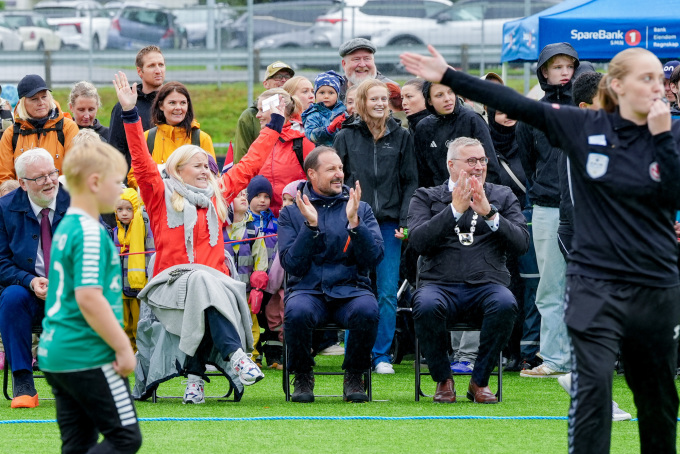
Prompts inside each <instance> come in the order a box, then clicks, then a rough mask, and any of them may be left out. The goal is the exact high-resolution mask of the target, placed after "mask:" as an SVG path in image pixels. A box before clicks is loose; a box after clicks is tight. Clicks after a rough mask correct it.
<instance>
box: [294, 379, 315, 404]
mask: <svg viewBox="0 0 680 454" xmlns="http://www.w3.org/2000/svg"><path fill="white" fill-rule="evenodd" d="M293 386H294V388H295V391H294V392H293V396H292V397H291V400H292V401H293V402H304V403H307V402H314V372H309V373H307V374H295V381H294V382H293Z"/></svg>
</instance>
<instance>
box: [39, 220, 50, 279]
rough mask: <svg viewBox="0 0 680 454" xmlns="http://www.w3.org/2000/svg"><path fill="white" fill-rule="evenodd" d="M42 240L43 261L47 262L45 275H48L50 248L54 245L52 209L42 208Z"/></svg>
mask: <svg viewBox="0 0 680 454" xmlns="http://www.w3.org/2000/svg"><path fill="white" fill-rule="evenodd" d="M40 214H41V215H42V218H41V219H40V242H41V243H42V250H43V263H44V264H45V277H48V276H47V274H48V273H49V269H50V248H51V247H52V225H51V224H50V209H49V208H43V209H42V210H40Z"/></svg>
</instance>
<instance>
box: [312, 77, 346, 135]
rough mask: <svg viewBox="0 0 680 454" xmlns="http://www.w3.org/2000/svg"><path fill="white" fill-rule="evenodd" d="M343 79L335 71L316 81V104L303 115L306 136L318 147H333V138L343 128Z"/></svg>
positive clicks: (344, 116)
mask: <svg viewBox="0 0 680 454" xmlns="http://www.w3.org/2000/svg"><path fill="white" fill-rule="evenodd" d="M341 81H342V78H341V76H340V74H338V73H336V72H335V71H326V72H325V73H321V74H319V75H318V76H316V79H314V96H315V101H314V104H311V105H310V106H309V107H308V108H307V110H305V111H304V112H303V113H302V124H303V126H304V127H305V135H306V136H307V138H308V139H309V140H311V141H312V142H314V143H315V144H316V145H327V146H332V145H333V137H334V136H335V134H336V133H337V132H338V131H339V130H340V128H341V127H342V122H343V121H345V118H346V115H345V111H346V110H347V109H346V108H345V105H344V104H343V103H342V101H340V99H339V95H338V94H339V93H340V83H341Z"/></svg>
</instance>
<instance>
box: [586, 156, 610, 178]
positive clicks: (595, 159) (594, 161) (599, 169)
mask: <svg viewBox="0 0 680 454" xmlns="http://www.w3.org/2000/svg"><path fill="white" fill-rule="evenodd" d="M608 165H609V156H607V155H604V154H601V153H588V161H587V162H586V172H588V176H590V178H600V177H601V176H603V175H604V174H605V173H607V166H608Z"/></svg>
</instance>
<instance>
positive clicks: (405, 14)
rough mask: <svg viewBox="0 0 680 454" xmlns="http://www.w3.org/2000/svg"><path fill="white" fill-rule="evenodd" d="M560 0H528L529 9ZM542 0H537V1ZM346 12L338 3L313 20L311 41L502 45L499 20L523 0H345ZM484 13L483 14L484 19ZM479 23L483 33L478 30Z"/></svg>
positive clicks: (516, 12) (519, 12)
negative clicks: (530, 2)
mask: <svg viewBox="0 0 680 454" xmlns="http://www.w3.org/2000/svg"><path fill="white" fill-rule="evenodd" d="M559 1H560V0H542V1H540V2H535V1H534V2H532V14H533V13H535V12H537V11H540V10H542V9H545V8H547V7H548V6H552V5H553V4H555V3H559ZM539 3H540V5H539ZM345 5H346V6H345V10H344V14H343V11H342V7H341V6H336V7H335V8H333V9H331V10H330V11H329V12H328V13H327V14H325V15H323V16H320V17H319V18H317V20H316V24H315V25H314V27H313V28H314V29H315V30H314V34H315V35H316V38H315V43H316V44H318V45H322V44H327V45H330V46H331V47H336V48H337V47H340V45H341V44H342V41H343V40H344V41H347V40H348V39H350V38H352V37H362V38H367V39H370V40H371V41H372V42H373V44H375V45H376V46H377V47H383V46H390V45H402V46H404V45H421V44H434V45H435V46H436V45H461V44H481V43H482V42H483V43H484V44H485V45H497V46H499V47H500V46H501V45H502V42H503V24H504V23H505V22H507V21H508V20H510V19H513V18H517V17H521V16H523V15H524V10H523V2H518V1H517V0H515V1H513V2H512V3H507V4H506V2H505V1H502V0H495V1H493V2H485V1H478V0H462V1H459V2H458V3H456V4H453V3H452V2H451V1H449V0H346V1H345ZM482 19H484V20H483V21H482ZM482 23H483V24H484V34H483V36H482Z"/></svg>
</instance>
